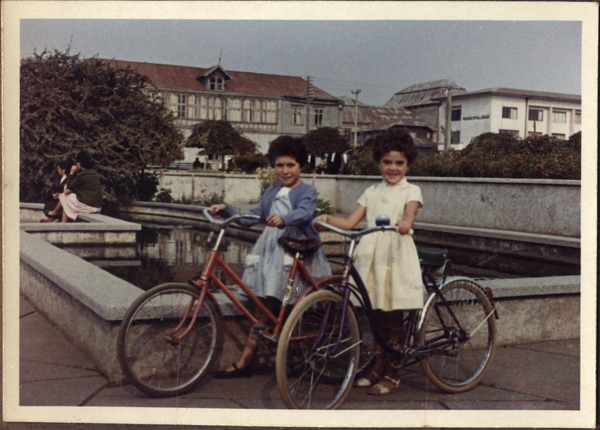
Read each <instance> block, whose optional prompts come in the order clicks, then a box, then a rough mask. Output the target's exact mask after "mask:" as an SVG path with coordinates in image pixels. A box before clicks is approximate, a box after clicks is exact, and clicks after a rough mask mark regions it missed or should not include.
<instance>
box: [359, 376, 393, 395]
mask: <svg viewBox="0 0 600 430" xmlns="http://www.w3.org/2000/svg"><path fill="white" fill-rule="evenodd" d="M386 380H388V381H390V382H391V383H392V386H391V387H386V386H385V385H384V384H386ZM382 382H383V384H382ZM386 385H389V384H386ZM399 386H400V378H398V379H397V380H394V379H392V378H390V377H389V376H384V377H383V379H382V380H380V381H379V382H378V383H377V384H375V385H373V386H372V387H371V388H370V389H369V390H368V391H367V394H371V395H373V396H383V395H385V394H391V393H393V392H394V391H396V390H397V389H398V387H399Z"/></svg>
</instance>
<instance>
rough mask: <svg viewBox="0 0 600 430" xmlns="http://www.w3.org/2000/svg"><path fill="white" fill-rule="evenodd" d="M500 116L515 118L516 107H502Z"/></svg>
mask: <svg viewBox="0 0 600 430" xmlns="http://www.w3.org/2000/svg"><path fill="white" fill-rule="evenodd" d="M502 118H508V119H517V108H514V107H503V108H502Z"/></svg>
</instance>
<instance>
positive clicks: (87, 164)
mask: <svg viewBox="0 0 600 430" xmlns="http://www.w3.org/2000/svg"><path fill="white" fill-rule="evenodd" d="M75 162H76V163H79V164H81V167H83V168H84V169H91V168H92V167H94V160H93V159H92V157H90V155H89V154H88V153H87V152H85V151H81V152H80V153H79V154H77V157H75Z"/></svg>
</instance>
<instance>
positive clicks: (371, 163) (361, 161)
mask: <svg viewBox="0 0 600 430" xmlns="http://www.w3.org/2000/svg"><path fill="white" fill-rule="evenodd" d="M350 172H351V173H352V174H353V175H379V174H380V171H379V167H378V166H377V163H376V162H375V160H373V156H372V155H371V148H370V147H369V146H361V147H360V148H357V149H356V150H355V151H353V152H352V157H351V158H350Z"/></svg>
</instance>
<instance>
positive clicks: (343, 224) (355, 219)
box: [315, 205, 367, 230]
mask: <svg viewBox="0 0 600 430" xmlns="http://www.w3.org/2000/svg"><path fill="white" fill-rule="evenodd" d="M366 214H367V208H365V207H364V206H363V205H358V206H356V209H354V210H353V211H352V213H351V214H350V215H349V216H348V218H339V217H334V216H332V215H321V216H318V217H317V218H316V219H315V221H323V222H326V223H327V224H331V225H332V226H334V227H337V228H341V229H342V230H352V229H353V228H354V227H356V226H357V225H358V223H359V222H361V220H362V219H363V218H364V217H365V215H366Z"/></svg>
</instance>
